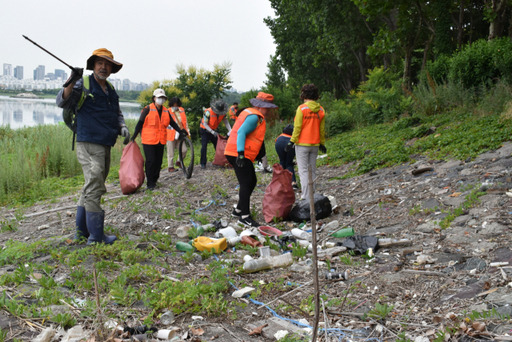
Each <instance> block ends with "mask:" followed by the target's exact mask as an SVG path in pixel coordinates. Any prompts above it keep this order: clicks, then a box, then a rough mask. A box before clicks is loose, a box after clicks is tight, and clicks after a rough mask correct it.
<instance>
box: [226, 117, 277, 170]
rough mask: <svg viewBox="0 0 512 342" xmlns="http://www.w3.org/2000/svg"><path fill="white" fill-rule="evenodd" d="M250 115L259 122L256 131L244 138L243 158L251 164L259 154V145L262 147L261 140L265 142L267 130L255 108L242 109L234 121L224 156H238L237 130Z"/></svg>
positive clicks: (265, 123)
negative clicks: (253, 115) (256, 116)
mask: <svg viewBox="0 0 512 342" xmlns="http://www.w3.org/2000/svg"><path fill="white" fill-rule="evenodd" d="M252 114H256V115H258V116H259V120H258V125H257V126H256V129H255V130H254V131H252V132H251V133H249V134H247V136H246V137H245V149H244V157H245V158H247V159H249V160H250V161H252V162H253V161H254V159H256V156H257V155H258V153H259V152H260V149H261V145H263V140H265V131H266V130H267V122H266V121H265V117H264V116H263V114H261V113H260V112H259V111H257V110H256V108H246V109H244V110H243V111H242V113H240V115H239V116H238V119H236V122H235V125H234V126H233V129H232V130H231V134H230V135H229V138H228V141H227V143H226V149H225V150H224V154H225V155H226V156H233V157H236V156H238V151H237V148H236V140H237V136H238V129H239V128H240V126H242V124H243V123H244V122H245V119H246V118H247V116H248V115H252Z"/></svg>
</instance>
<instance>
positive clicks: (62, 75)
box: [55, 69, 68, 80]
mask: <svg viewBox="0 0 512 342" xmlns="http://www.w3.org/2000/svg"><path fill="white" fill-rule="evenodd" d="M59 77H60V79H61V80H66V79H67V78H68V74H66V72H65V71H64V70H62V69H55V78H59Z"/></svg>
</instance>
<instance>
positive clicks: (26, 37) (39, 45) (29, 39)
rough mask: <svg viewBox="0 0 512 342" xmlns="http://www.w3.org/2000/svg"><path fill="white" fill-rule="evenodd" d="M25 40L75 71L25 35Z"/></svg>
mask: <svg viewBox="0 0 512 342" xmlns="http://www.w3.org/2000/svg"><path fill="white" fill-rule="evenodd" d="M22 36H23V38H25V39H26V40H28V41H29V42H31V43H32V44H34V45H35V46H37V47H38V48H40V49H41V50H43V51H44V52H46V53H47V54H49V55H50V56H52V57H53V58H55V59H56V60H58V61H59V62H61V63H63V64H64V65H66V66H67V67H68V68H70V69H71V70H73V67H72V66H71V65H69V64H68V63H66V62H64V61H63V60H62V59H60V58H59V57H57V56H55V55H54V54H53V53H51V52H50V51H48V50H46V49H45V48H44V47H42V46H41V45H39V44H37V43H36V42H34V41H33V40H32V39H30V38H29V37H27V36H25V35H23V34H22Z"/></svg>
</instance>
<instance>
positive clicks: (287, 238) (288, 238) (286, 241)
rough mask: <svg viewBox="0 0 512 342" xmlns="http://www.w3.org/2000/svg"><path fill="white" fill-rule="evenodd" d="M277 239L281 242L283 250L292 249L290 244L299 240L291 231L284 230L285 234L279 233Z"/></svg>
mask: <svg viewBox="0 0 512 342" xmlns="http://www.w3.org/2000/svg"><path fill="white" fill-rule="evenodd" d="M272 238H274V237H272ZM275 239H276V241H277V243H279V246H280V247H281V249H282V250H288V249H290V248H289V247H288V245H290V244H292V243H296V242H297V238H296V237H295V236H293V235H292V233H291V232H284V233H283V235H279V236H277V237H275Z"/></svg>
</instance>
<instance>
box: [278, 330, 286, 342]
mask: <svg viewBox="0 0 512 342" xmlns="http://www.w3.org/2000/svg"><path fill="white" fill-rule="evenodd" d="M288 334H289V333H288V331H287V330H278V331H277V332H276V333H275V334H274V338H275V339H276V341H279V340H281V339H283V338H285V337H286V335H288Z"/></svg>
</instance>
